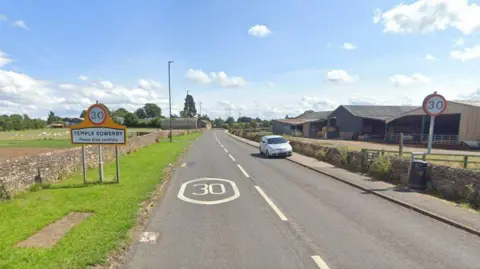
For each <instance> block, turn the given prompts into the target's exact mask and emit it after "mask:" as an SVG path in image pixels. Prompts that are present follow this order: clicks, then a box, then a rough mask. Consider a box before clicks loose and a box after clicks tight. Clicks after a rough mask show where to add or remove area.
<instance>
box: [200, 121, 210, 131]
mask: <svg viewBox="0 0 480 269" xmlns="http://www.w3.org/2000/svg"><path fill="white" fill-rule="evenodd" d="M198 128H205V129H207V130H210V129H212V123H211V122H209V121H208V120H200V121H198Z"/></svg>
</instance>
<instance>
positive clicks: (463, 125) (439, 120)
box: [387, 101, 480, 144]
mask: <svg viewBox="0 0 480 269" xmlns="http://www.w3.org/2000/svg"><path fill="white" fill-rule="evenodd" d="M387 124H388V133H389V136H388V139H389V140H394V139H396V138H395V134H398V133H404V134H405V135H406V137H405V139H407V140H410V141H411V142H416V143H427V141H428V132H429V126H430V116H428V115H426V114H425V112H424V111H423V108H421V107H420V108H417V109H414V110H411V111H408V112H405V113H402V114H400V115H397V116H396V117H394V118H391V119H389V120H388V121H387ZM478 140H480V101H448V105H447V108H446V110H445V111H444V112H443V114H442V115H440V116H437V117H435V125H434V140H433V142H434V143H436V144H457V143H460V142H464V141H478Z"/></svg>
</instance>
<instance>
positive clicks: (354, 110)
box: [328, 105, 418, 140]
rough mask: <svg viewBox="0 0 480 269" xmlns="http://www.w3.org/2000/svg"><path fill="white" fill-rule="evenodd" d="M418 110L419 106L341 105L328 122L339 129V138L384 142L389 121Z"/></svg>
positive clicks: (331, 114) (329, 117)
mask: <svg viewBox="0 0 480 269" xmlns="http://www.w3.org/2000/svg"><path fill="white" fill-rule="evenodd" d="M416 108H418V106H372V105H341V106H339V107H338V108H337V109H335V110H334V111H333V112H332V113H330V115H329V116H328V122H329V126H331V127H335V128H336V129H337V132H336V133H337V137H338V138H341V139H346V140H352V139H353V140H357V139H360V140H383V139H384V137H385V134H386V133H387V120H389V119H391V118H395V117H397V116H399V115H402V114H404V113H406V112H408V111H412V110H414V109H416ZM329 138H330V136H329ZM332 138H335V137H332Z"/></svg>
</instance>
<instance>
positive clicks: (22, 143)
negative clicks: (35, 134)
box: [0, 139, 78, 149]
mask: <svg viewBox="0 0 480 269" xmlns="http://www.w3.org/2000/svg"><path fill="white" fill-rule="evenodd" d="M75 146H78V145H73V144H72V143H71V142H70V140H67V139H61V140H0V148H58V149H63V148H71V147H75Z"/></svg>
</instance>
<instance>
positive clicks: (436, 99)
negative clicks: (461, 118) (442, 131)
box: [423, 93, 447, 116]
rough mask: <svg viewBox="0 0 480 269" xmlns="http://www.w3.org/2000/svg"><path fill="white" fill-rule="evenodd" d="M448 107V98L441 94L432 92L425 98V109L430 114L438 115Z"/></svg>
mask: <svg viewBox="0 0 480 269" xmlns="http://www.w3.org/2000/svg"><path fill="white" fill-rule="evenodd" d="M445 109H447V100H446V99H445V97H443V96H442V95H440V94H436V93H434V94H430V95H428V96H427V97H425V100H423V111H425V113H427V115H429V116H438V115H440V114H442V113H443V112H444V111H445Z"/></svg>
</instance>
